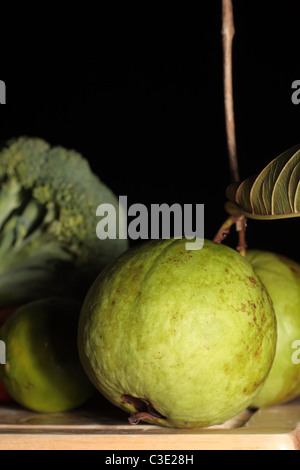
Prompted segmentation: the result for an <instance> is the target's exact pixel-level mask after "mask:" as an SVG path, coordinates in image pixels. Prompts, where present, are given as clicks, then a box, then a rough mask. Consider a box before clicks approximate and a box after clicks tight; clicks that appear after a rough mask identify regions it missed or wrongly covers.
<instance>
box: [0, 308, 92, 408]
mask: <svg viewBox="0 0 300 470" xmlns="http://www.w3.org/2000/svg"><path fill="white" fill-rule="evenodd" d="M80 308H81V303H77V302H73V301H71V300H68V299H45V300H38V301H34V302H32V303H29V304H27V305H24V306H22V307H20V308H18V309H17V310H16V311H15V312H14V313H12V314H11V315H10V316H9V318H8V319H7V320H6V322H5V324H4V326H3V327H2V328H1V330H0V340H2V341H4V342H5V344H6V364H5V365H0V378H1V380H2V382H3V384H4V386H5V388H6V390H7V391H8V392H9V394H10V395H11V396H12V397H13V399H14V400H15V401H16V402H17V403H19V404H20V405H22V406H24V407H26V408H29V409H30V410H33V411H37V412H44V413H51V412H62V411H68V410H71V409H73V408H76V407H78V406H80V405H81V404H83V403H84V402H86V401H87V400H88V399H89V398H90V397H91V395H92V394H93V393H94V387H93V386H92V384H91V383H90V381H89V379H88V377H87V376H86V374H85V372H84V370H83V368H82V366H81V364H80V360H79V356H78V350H77V326H78V319H79V314H80Z"/></svg>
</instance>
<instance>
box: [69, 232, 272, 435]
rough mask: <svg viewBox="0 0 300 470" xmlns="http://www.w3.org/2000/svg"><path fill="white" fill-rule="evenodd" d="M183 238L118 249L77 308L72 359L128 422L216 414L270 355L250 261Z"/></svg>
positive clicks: (267, 321) (176, 422)
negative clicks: (192, 246)
mask: <svg viewBox="0 0 300 470" xmlns="http://www.w3.org/2000/svg"><path fill="white" fill-rule="evenodd" d="M186 241H187V240H164V241H162V240H159V241H151V242H147V243H145V244H143V245H141V246H140V247H136V248H132V249H131V250H129V251H127V252H126V253H125V254H124V255H122V256H121V257H119V258H118V259H117V260H116V261H115V262H113V263H112V264H111V265H109V266H107V267H106V268H105V269H104V270H103V271H102V273H101V274H100V276H99V277H98V279H97V280H96V281H95V283H94V284H93V286H92V288H91V289H90V291H89V293H88V295H87V297H86V300H85V302H84V305H83V308H82V313H81V317H80V322H79V339H78V344H79V351H80V358H81V361H82V364H83V366H84V368H85V370H86V372H87V374H88V375H89V377H90V379H91V381H92V382H93V383H94V385H95V386H96V387H97V388H98V389H99V390H100V391H101V392H102V394H103V395H104V396H105V397H106V398H107V399H108V400H110V401H111V402H112V403H114V404H115V405H117V406H119V407H120V408H122V409H123V410H126V411H127V412H129V413H135V414H134V415H133V416H132V418H131V422H133V423H137V422H138V421H139V420H140V419H142V420H145V421H147V422H150V423H155V424H160V425H163V426H174V427H180V428H192V427H204V426H211V425H214V424H218V423H222V422H224V421H226V420H227V419H229V418H232V417H233V416H235V415H237V414H238V413H239V412H241V411H242V410H244V409H245V408H246V407H247V406H248V405H249V404H250V403H251V402H252V401H253V399H254V397H255V396H256V395H257V393H258V392H259V390H260V388H261V386H262V384H263V383H264V381H265V379H266V377H267V375H268V373H269V371H270V368H271V366H272V363H273V359H274V355H275V348H276V319H275V315H274V311H273V307H272V303H271V301H270V299H269V296H268V294H267V292H266V290H265V288H264V286H263V285H262V283H261V281H260V280H259V278H258V277H257V275H256V274H255V272H254V270H253V268H252V266H251V265H250V263H248V262H247V261H246V260H245V259H244V258H242V256H240V254H239V253H237V252H236V251H234V250H232V249H230V248H228V247H226V246H222V245H217V244H215V243H213V242H210V241H205V244H204V247H203V248H202V250H199V251H187V250H186V249H185V243H186Z"/></svg>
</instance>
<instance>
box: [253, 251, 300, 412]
mask: <svg viewBox="0 0 300 470" xmlns="http://www.w3.org/2000/svg"><path fill="white" fill-rule="evenodd" d="M247 259H248V261H249V262H250V263H251V264H252V266H253V268H254V270H255V271H256V274H257V275H258V276H259V278H260V279H261V281H262V282H263V284H264V285H265V287H266V289H267V290H268V292H269V295H270V297H271V299H272V301H273V305H274V310H275V315H276V318H277V329H278V340H277V351H276V356H275V360H274V363H273V366H272V369H271V372H270V374H269V377H268V378H267V380H266V382H265V384H264V386H263V388H262V390H261V391H260V393H259V394H258V395H257V397H256V398H255V400H254V401H253V403H252V405H253V406H255V407H257V408H260V407H265V406H271V405H279V404H282V403H286V402H288V401H290V400H293V399H294V398H296V397H297V396H298V395H299V394H300V365H299V364H298V365H297V364H294V363H293V360H292V357H293V353H294V352H295V350H294V349H293V343H294V342H295V341H299V340H300V266H299V264H297V263H295V262H294V261H292V260H290V259H288V258H285V257H283V256H280V255H277V254H274V253H268V252H265V251H259V250H250V251H248V253H247Z"/></svg>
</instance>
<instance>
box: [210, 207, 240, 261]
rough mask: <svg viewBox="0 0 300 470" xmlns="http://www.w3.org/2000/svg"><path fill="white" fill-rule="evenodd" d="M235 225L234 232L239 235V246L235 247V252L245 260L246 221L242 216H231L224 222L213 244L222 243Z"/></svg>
mask: <svg viewBox="0 0 300 470" xmlns="http://www.w3.org/2000/svg"><path fill="white" fill-rule="evenodd" d="M234 224H236V230H237V232H238V234H239V244H238V246H237V248H236V249H237V251H238V252H239V253H240V254H241V255H242V256H243V257H244V258H246V255H247V251H246V250H247V242H246V235H245V234H246V226H247V219H246V217H245V216H244V215H231V216H230V217H228V219H227V220H226V221H225V222H224V224H223V225H222V226H221V228H220V229H219V231H218V233H217V234H216V236H215V238H214V242H215V243H219V244H220V243H222V242H223V241H224V240H225V239H226V238H227V236H228V235H229V234H230V229H231V227H232V226H233V225H234Z"/></svg>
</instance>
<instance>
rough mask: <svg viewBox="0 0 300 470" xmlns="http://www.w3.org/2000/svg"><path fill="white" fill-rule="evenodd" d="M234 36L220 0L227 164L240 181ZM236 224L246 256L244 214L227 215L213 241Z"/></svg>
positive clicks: (227, 6)
mask: <svg viewBox="0 0 300 470" xmlns="http://www.w3.org/2000/svg"><path fill="white" fill-rule="evenodd" d="M234 36H235V26H234V16H233V6H232V0H222V42H223V73H224V104H225V122H226V135H227V147H228V156H229V166H230V174H231V181H232V183H237V182H238V181H240V174H239V165H238V156H237V146H236V132H235V117H234V99H233V79H232V46H233V38H234ZM234 223H235V224H236V230H237V232H238V236H239V244H238V247H237V250H238V251H239V252H240V254H241V255H242V256H244V257H246V249H247V243H246V225H247V219H246V217H245V216H243V215H240V216H234V217H229V218H228V219H227V221H226V222H225V223H224V224H223V225H222V227H221V228H220V230H219V231H218V233H217V235H216V237H215V242H217V243H221V242H222V241H223V240H224V239H225V238H226V237H227V235H228V234H229V233H230V228H231V226H232V225H233V224H234Z"/></svg>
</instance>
